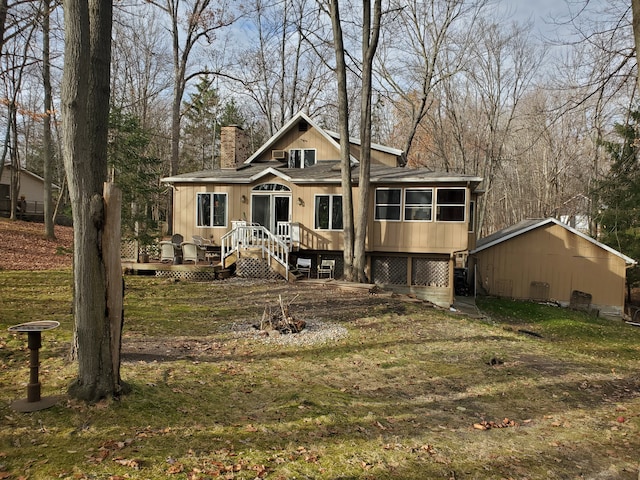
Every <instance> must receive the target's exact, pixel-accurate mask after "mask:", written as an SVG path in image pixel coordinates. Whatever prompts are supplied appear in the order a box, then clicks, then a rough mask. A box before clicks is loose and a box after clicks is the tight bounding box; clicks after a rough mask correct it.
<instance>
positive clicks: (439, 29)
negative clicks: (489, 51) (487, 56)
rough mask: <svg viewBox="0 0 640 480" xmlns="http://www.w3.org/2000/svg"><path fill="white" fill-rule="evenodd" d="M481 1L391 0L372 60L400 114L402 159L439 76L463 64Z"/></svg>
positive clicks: (450, 73)
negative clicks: (390, 10)
mask: <svg viewBox="0 0 640 480" xmlns="http://www.w3.org/2000/svg"><path fill="white" fill-rule="evenodd" d="M486 3H487V1H486V0H477V1H468V0H467V1H465V0H411V1H409V2H406V1H394V2H393V6H394V8H395V10H396V12H397V15H396V17H395V19H394V21H392V22H388V23H387V28H386V30H385V33H386V35H387V36H388V41H387V42H386V43H385V47H384V48H383V49H382V50H383V55H381V58H380V61H379V62H378V66H377V69H378V70H379V72H380V77H381V81H382V83H383V85H384V86H386V88H387V89H389V90H390V92H391V93H392V95H390V96H389V98H390V100H391V101H392V103H393V104H394V105H395V106H396V108H397V111H398V113H400V112H402V114H403V116H406V117H407V119H406V122H405V123H406V127H405V133H404V135H405V138H404V139H403V142H402V143H403V144H402V150H403V152H404V161H405V163H406V162H407V160H408V158H410V157H411V149H412V146H413V143H414V140H415V139H416V135H418V130H419V128H420V125H421V123H422V121H423V119H424V118H425V116H426V115H427V111H428V109H429V107H430V106H431V105H432V102H433V101H434V100H435V98H434V95H433V91H434V89H435V88H436V87H437V86H438V84H439V83H441V82H442V81H443V80H445V79H447V78H449V77H451V76H453V75H455V74H456V73H458V72H459V71H460V70H461V69H463V68H464V67H465V62H466V61H467V60H468V56H469V52H470V50H471V46H472V45H473V43H474V42H475V40H476V38H475V36H474V24H475V22H476V20H477V18H478V15H479V13H480V12H481V11H482V10H483V8H484V6H485V5H486Z"/></svg>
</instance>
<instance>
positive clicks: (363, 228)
mask: <svg viewBox="0 0 640 480" xmlns="http://www.w3.org/2000/svg"><path fill="white" fill-rule="evenodd" d="M371 13H372V12H371V1H370V0H364V1H363V2H362V15H363V28H362V87H361V96H360V176H359V179H358V193H359V205H358V215H357V222H356V225H355V227H356V228H355V239H354V240H355V241H354V273H355V276H356V278H355V279H356V280H357V281H358V282H361V283H364V282H367V281H368V279H367V275H366V270H365V269H366V261H367V257H366V239H367V225H368V223H369V203H370V201H369V199H370V196H371V188H370V186H371V178H370V177H371V174H370V173H371V90H372V76H373V74H372V72H373V59H374V57H375V53H376V49H377V48H378V39H379V38H380V19H381V17H382V4H381V0H374V6H373V18H372V17H371ZM372 20H373V25H372V23H371V22H372Z"/></svg>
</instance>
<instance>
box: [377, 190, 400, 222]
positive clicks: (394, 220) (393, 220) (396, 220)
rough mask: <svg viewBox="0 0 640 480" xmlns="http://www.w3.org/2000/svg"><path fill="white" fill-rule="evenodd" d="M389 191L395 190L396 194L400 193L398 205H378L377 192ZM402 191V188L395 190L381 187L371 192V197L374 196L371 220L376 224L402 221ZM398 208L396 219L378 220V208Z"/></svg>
mask: <svg viewBox="0 0 640 480" xmlns="http://www.w3.org/2000/svg"><path fill="white" fill-rule="evenodd" d="M383 190H386V191H391V190H397V191H398V192H400V200H399V203H378V191H383ZM402 190H403V189H402V188H396V187H381V188H376V189H375V192H373V196H374V201H373V203H374V207H373V208H374V212H373V218H374V220H375V221H376V222H401V221H402V209H403V206H402V197H403V191H402ZM379 206H380V207H395V206H397V207H398V218H380V217H378V207H379Z"/></svg>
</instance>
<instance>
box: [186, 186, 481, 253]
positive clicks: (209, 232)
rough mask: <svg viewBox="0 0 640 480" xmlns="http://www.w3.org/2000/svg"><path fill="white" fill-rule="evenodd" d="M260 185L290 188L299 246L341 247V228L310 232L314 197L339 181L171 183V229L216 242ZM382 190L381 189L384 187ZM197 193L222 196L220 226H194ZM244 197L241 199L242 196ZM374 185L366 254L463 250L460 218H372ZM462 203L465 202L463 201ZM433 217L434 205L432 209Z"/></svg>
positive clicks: (242, 216) (244, 212)
mask: <svg viewBox="0 0 640 480" xmlns="http://www.w3.org/2000/svg"><path fill="white" fill-rule="evenodd" d="M262 183H280V184H283V185H287V186H288V187H289V188H290V189H291V192H290V193H291V221H292V222H296V223H299V225H300V237H301V238H300V248H301V249H310V250H327V251H331V250H333V251H342V250H343V231H342V230H316V229H315V228H314V227H315V197H316V195H340V194H341V192H342V189H341V187H340V186H339V185H337V184H334V185H325V184H304V185H295V184H293V185H292V184H289V183H288V182H285V181H284V180H282V179H281V178H279V177H276V176H273V175H267V176H265V177H263V178H261V179H260V180H259V181H257V182H256V183H254V184H251V185H211V184H200V185H198V184H175V189H174V201H175V205H176V206H177V209H176V210H175V211H174V232H176V233H180V234H182V235H183V236H184V238H185V239H190V238H191V236H192V235H201V236H202V237H204V238H213V240H214V241H215V242H216V243H217V244H218V245H219V244H220V238H221V237H222V236H223V235H224V234H225V233H227V232H228V231H229V230H231V222H232V221H234V220H245V221H251V193H252V189H253V187H255V186H256V185H259V184H262ZM384 188H387V187H384ZM201 192H215V193H226V194H227V207H228V212H227V225H226V227H197V226H196V196H197V193H201ZM243 195H244V196H245V198H246V201H245V203H243V202H242V201H241V198H242V196H243ZM374 197H375V187H372V195H371V200H370V202H371V203H370V207H369V209H368V212H369V228H368V236H367V239H366V248H367V251H370V252H405V253H427V252H428V253H437V254H451V253H453V252H456V251H460V250H465V249H466V248H467V242H468V239H469V234H468V231H467V229H468V226H467V223H466V222H437V221H435V220H432V221H424V222H423V221H419V222H418V221H411V222H405V221H399V222H397V221H377V220H374V214H373V211H374V204H375V198H374ZM353 202H354V212H357V211H358V190H357V188H354V189H353ZM467 206H468V201H467ZM434 218H435V209H434Z"/></svg>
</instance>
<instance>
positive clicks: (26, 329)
mask: <svg viewBox="0 0 640 480" xmlns="http://www.w3.org/2000/svg"><path fill="white" fill-rule="evenodd" d="M59 325H60V323H59V322H55V321H53V320H42V321H37V322H28V323H21V324H20V325H14V326H12V327H9V329H8V330H9V331H10V332H19V333H26V334H27V343H28V346H29V384H28V385H27V398H23V399H20V400H16V401H15V402H13V403H12V404H11V407H12V408H13V409H14V410H16V411H18V412H36V411H38V410H44V409H45V408H49V407H52V406H53V405H55V404H56V403H57V402H58V400H59V399H60V397H45V398H42V397H41V396H40V387H41V385H40V380H39V378H38V375H39V370H40V358H39V355H40V353H39V351H40V348H41V347H42V332H44V331H46V330H52V329H54V328H56V327H58V326H59Z"/></svg>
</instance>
